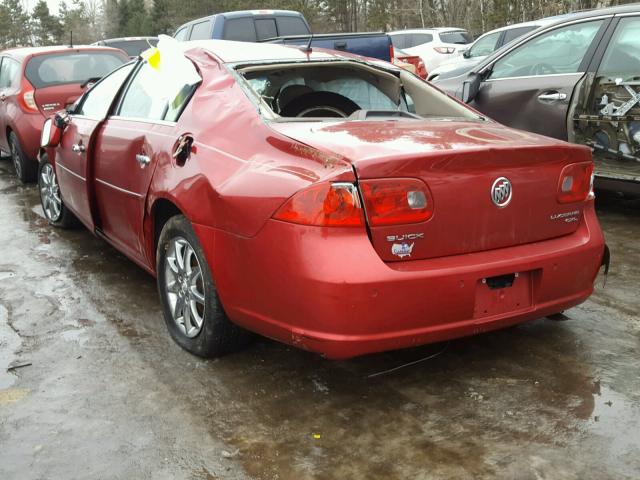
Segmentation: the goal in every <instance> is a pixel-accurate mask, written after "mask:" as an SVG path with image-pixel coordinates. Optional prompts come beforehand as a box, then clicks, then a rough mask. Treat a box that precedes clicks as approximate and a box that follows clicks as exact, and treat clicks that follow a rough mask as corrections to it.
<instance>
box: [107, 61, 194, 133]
mask: <svg viewBox="0 0 640 480" xmlns="http://www.w3.org/2000/svg"><path fill="white" fill-rule="evenodd" d="M191 70H192V71H187V70H185V69H180V70H179V71H177V72H176V71H174V70H173V69H170V68H169V69H168V71H170V72H171V74H170V76H169V78H167V77H166V76H163V75H166V72H165V73H160V72H158V71H157V70H155V69H154V68H152V67H151V66H150V65H149V64H148V63H147V62H144V63H143V64H142V65H141V66H140V68H139V69H138V71H137V72H136V74H135V77H133V79H132V80H131V81H130V83H129V86H128V87H127V90H126V91H125V93H124V97H123V98H122V101H121V102H120V107H119V109H118V112H117V114H118V116H120V117H126V118H135V119H144V120H166V121H172V122H175V121H176V120H177V118H178V116H179V115H180V113H181V112H182V110H183V108H184V105H185V104H186V102H188V100H189V99H190V98H191V95H192V93H193V92H194V90H195V88H196V85H197V84H198V83H199V82H198V81H195V80H194V78H199V77H198V76H197V74H196V73H195V68H194V67H193V66H191Z"/></svg>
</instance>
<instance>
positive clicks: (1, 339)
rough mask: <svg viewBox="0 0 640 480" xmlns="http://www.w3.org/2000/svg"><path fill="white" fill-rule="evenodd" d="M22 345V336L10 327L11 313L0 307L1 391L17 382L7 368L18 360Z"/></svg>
mask: <svg viewBox="0 0 640 480" xmlns="http://www.w3.org/2000/svg"><path fill="white" fill-rule="evenodd" d="M20 345H22V340H21V339H20V336H19V335H18V334H17V333H16V332H15V330H13V328H11V326H10V325H9V312H8V311H7V309H6V308H5V307H3V306H2V305H0V390H3V389H6V388H8V387H10V386H11V385H13V384H14V382H15V380H16V376H15V375H14V374H13V373H11V372H8V371H7V368H9V365H11V363H12V362H13V361H14V360H15V359H16V356H15V352H16V350H18V349H19V348H20Z"/></svg>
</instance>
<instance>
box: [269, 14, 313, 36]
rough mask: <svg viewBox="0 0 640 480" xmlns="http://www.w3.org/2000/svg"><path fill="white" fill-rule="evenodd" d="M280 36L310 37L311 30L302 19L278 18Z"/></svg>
mask: <svg viewBox="0 0 640 480" xmlns="http://www.w3.org/2000/svg"><path fill="white" fill-rule="evenodd" d="M277 21H278V34H279V35H280V36H288V35H308V34H309V33H311V32H309V29H308V28H307V25H306V24H305V23H304V21H303V20H302V19H301V18H300V17H289V16H286V17H277Z"/></svg>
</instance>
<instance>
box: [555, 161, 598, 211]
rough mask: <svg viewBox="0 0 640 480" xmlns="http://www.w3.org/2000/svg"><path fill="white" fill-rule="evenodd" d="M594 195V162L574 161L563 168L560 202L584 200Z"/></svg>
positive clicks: (559, 192) (559, 191)
mask: <svg viewBox="0 0 640 480" xmlns="http://www.w3.org/2000/svg"><path fill="white" fill-rule="evenodd" d="M591 197H593V163H592V162H584V163H572V164H571V165H567V166H566V167H564V168H563V169H562V173H561V174H560V181H559V183H558V203H575V202H583V201H585V200H587V199H589V198H591Z"/></svg>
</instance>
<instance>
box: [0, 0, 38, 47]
mask: <svg viewBox="0 0 640 480" xmlns="http://www.w3.org/2000/svg"><path fill="white" fill-rule="evenodd" d="M2 14H3V16H5V15H6V19H7V21H6V22H3V23H4V25H3V27H4V28H3V29H2V30H3V31H2V33H3V37H4V38H3V44H4V46H5V47H24V46H29V45H31V29H30V25H29V15H28V14H27V12H25V11H24V9H23V8H22V3H21V2H20V0H4V1H3V2H2Z"/></svg>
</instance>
